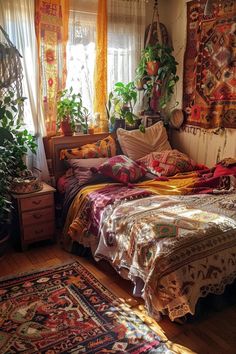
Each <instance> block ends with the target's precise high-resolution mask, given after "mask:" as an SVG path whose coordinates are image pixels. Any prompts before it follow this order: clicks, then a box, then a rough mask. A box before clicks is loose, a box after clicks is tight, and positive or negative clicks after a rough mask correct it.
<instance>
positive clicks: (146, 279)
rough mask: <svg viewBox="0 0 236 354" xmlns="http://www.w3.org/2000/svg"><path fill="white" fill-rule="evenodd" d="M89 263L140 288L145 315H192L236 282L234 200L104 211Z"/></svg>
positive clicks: (164, 200) (164, 201)
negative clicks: (105, 266)
mask: <svg viewBox="0 0 236 354" xmlns="http://www.w3.org/2000/svg"><path fill="white" fill-rule="evenodd" d="M95 257H97V258H105V259H108V260H109V261H110V262H111V263H112V264H113V266H114V267H115V268H116V269H122V268H125V269H127V270H128V277H129V278H130V279H131V280H133V281H134V282H135V281H136V279H137V278H140V279H142V281H143V283H144V288H143V293H142V296H143V298H144V300H145V303H146V305H147V308H148V310H149V313H150V314H152V315H153V316H154V317H156V318H158V315H159V313H167V314H168V315H169V317H170V319H172V320H174V319H175V318H177V317H181V316H183V315H185V314H186V313H188V312H190V313H192V314H194V309H195V305H196V302H197V300H198V298H199V297H204V296H206V295H207V294H208V293H215V294H219V293H222V292H223V291H224V288H225V285H226V284H230V283H231V282H232V281H233V280H234V279H235V277H236V194H232V195H230V196H229V195H228V196H227V201H226V198H225V196H222V195H219V196H210V195H200V196H152V197H148V198H145V199H142V200H135V201H129V202H121V203H120V204H119V205H117V206H114V205H110V206H108V207H107V208H106V209H105V210H104V213H103V222H102V225H101V230H100V238H99V245H98V247H97V250H96V252H95Z"/></svg>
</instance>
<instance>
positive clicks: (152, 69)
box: [146, 61, 159, 76]
mask: <svg viewBox="0 0 236 354" xmlns="http://www.w3.org/2000/svg"><path fill="white" fill-rule="evenodd" d="M158 69H159V63H158V62H157V61H148V62H147V67H146V71H147V73H148V75H149V76H154V75H156V74H157V72H158Z"/></svg>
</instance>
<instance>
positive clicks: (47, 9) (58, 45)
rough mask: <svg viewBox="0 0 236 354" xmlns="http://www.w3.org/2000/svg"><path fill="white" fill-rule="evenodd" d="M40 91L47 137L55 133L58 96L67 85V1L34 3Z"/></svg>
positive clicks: (38, 1) (52, 0)
mask: <svg viewBox="0 0 236 354" xmlns="http://www.w3.org/2000/svg"><path fill="white" fill-rule="evenodd" d="M35 1H36V3H35V22H36V23H35V27H36V35H37V41H38V48H39V67H40V79H41V81H40V90H41V97H42V99H43V109H44V119H45V123H46V130H47V135H48V136H51V135H54V134H55V133H56V96H57V92H58V91H59V90H61V89H63V88H64V87H65V84H66V43H67V38H68V18H69V1H68V0H35Z"/></svg>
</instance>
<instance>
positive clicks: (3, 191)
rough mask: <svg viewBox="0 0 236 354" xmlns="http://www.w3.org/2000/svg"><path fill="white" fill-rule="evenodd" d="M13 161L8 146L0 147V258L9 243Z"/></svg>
mask: <svg viewBox="0 0 236 354" xmlns="http://www.w3.org/2000/svg"><path fill="white" fill-rule="evenodd" d="M14 164H15V159H14V157H13V156H12V151H11V149H9V146H8V147H7V146H6V147H3V146H0V257H1V256H2V255H3V254H4V252H5V251H6V248H7V246H8V241H9V232H8V228H9V224H10V220H11V209H12V203H11V199H10V195H9V188H10V183H11V180H12V176H13V166H14Z"/></svg>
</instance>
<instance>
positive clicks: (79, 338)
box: [0, 262, 171, 354]
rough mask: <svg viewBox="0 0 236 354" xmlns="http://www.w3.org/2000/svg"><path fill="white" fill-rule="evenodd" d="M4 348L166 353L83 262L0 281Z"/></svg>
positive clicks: (16, 350) (0, 346)
mask: <svg viewBox="0 0 236 354" xmlns="http://www.w3.org/2000/svg"><path fill="white" fill-rule="evenodd" d="M0 300H1V303H0V353H2V354H4V353H12V354H13V353H21V352H22V353H26V354H27V353H31V354H32V353H37V354H38V353H44V354H55V353H76V354H78V353H87V354H88V353H91V354H92V353H137V354H138V353H166V354H167V353H168V354H170V353H171V351H169V350H168V349H167V347H166V346H165V344H164V343H163V342H161V341H160V339H159V337H158V336H157V335H156V333H155V332H154V331H153V330H151V329H150V328H149V327H148V326H147V325H146V324H145V323H144V322H143V321H142V320H141V319H140V318H139V317H138V316H137V315H136V314H135V313H134V312H133V311H132V310H131V309H130V307H129V306H128V305H126V304H125V303H124V302H122V301H121V300H120V299H119V298H118V297H116V296H115V295H114V294H112V293H111V292H110V291H108V290H107V289H106V288H105V287H104V286H103V285H102V284H101V283H100V282H99V281H98V280H97V279H96V278H95V277H94V276H93V275H92V274H91V273H89V272H88V271H87V270H86V269H85V268H84V267H83V266H82V265H80V264H79V263H77V262H75V263H72V264H69V265H65V266H60V267H57V268H53V269H49V270H44V271H40V272H37V273H33V274H28V275H24V276H20V277H15V278H12V279H10V280H5V281H1V282H0Z"/></svg>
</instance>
